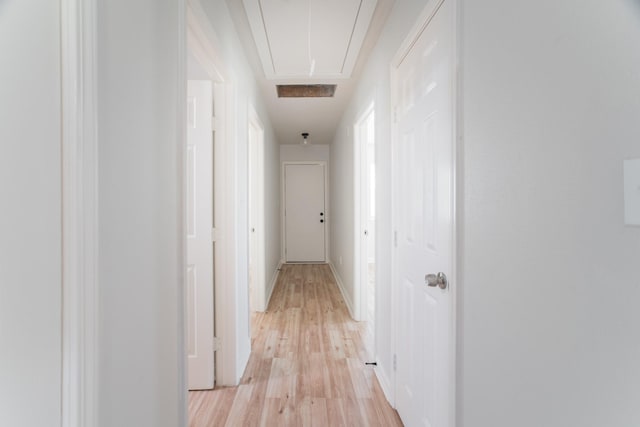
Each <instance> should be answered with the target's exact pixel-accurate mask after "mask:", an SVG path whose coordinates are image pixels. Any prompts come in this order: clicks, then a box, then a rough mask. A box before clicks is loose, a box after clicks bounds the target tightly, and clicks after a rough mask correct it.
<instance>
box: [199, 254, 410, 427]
mask: <svg viewBox="0 0 640 427" xmlns="http://www.w3.org/2000/svg"><path fill="white" fill-rule="evenodd" d="M252 326H253V331H252V335H253V337H252V351H251V356H250V359H249V363H248V365H247V368H246V370H245V373H244V376H243V377H242V380H241V382H240V385H239V386H238V387H229V388H220V389H216V390H211V391H192V392H189V425H190V426H191V427H205V426H206V427H209V426H268V427H270V426H349V427H353V426H384V427H387V426H402V422H401V421H400V418H399V417H398V414H397V412H396V411H395V410H394V409H393V408H391V406H390V405H389V403H388V402H387V400H386V399H385V397H384V394H383V392H382V390H381V389H380V385H379V384H378V381H377V379H376V378H375V374H374V372H373V369H372V368H371V367H368V366H365V364H364V362H365V361H366V360H365V350H364V346H363V344H362V339H361V334H363V333H364V325H363V324H361V323H358V322H355V321H354V320H352V319H351V317H350V316H349V313H348V311H347V308H346V306H345V303H344V301H343V299H342V295H341V294H340V291H339V290H338V287H337V285H336V283H335V279H334V277H333V274H332V273H331V269H330V268H329V266H328V265H324V264H309V265H307V264H305V265H301V264H290V265H283V266H282V270H281V272H280V276H279V279H278V282H277V284H276V287H275V289H274V292H273V296H272V298H271V302H270V303H269V307H268V310H267V311H266V312H264V313H256V314H255V315H254V317H253V319H252Z"/></svg>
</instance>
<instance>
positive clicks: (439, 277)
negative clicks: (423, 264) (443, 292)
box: [424, 271, 449, 289]
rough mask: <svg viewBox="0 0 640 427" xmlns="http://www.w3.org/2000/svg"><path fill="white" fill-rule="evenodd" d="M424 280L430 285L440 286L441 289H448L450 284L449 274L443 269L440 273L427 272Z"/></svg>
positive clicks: (433, 286)
mask: <svg viewBox="0 0 640 427" xmlns="http://www.w3.org/2000/svg"><path fill="white" fill-rule="evenodd" d="M424 282H425V283H426V284H427V286H430V287H432V288H435V287H436V286H439V287H440V289H447V286H449V281H448V280H447V275H446V274H444V273H443V272H442V271H441V272H439V273H438V274H427V275H426V276H424Z"/></svg>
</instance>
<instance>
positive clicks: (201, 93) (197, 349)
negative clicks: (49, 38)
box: [186, 80, 214, 390]
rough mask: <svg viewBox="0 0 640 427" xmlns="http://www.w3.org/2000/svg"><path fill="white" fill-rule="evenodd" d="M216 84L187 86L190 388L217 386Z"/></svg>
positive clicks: (191, 83)
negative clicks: (214, 206) (214, 179)
mask: <svg viewBox="0 0 640 427" xmlns="http://www.w3.org/2000/svg"><path fill="white" fill-rule="evenodd" d="M212 115H213V85H212V82H211V81H206V80H189V82H188V85H187V156H186V157H187V159H186V160H187V169H186V170H187V192H186V217H187V218H186V226H187V228H186V234H187V275H186V281H187V283H186V294H187V358H188V362H187V363H188V386H189V389H190V390H204V389H212V388H213V386H214V348H213V334H214V329H213V319H214V312H213V242H212V240H213V239H212V233H213V129H212Z"/></svg>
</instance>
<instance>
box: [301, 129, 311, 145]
mask: <svg viewBox="0 0 640 427" xmlns="http://www.w3.org/2000/svg"><path fill="white" fill-rule="evenodd" d="M308 137H309V133H308V132H302V145H308V144H309V140H308V139H307V138H308Z"/></svg>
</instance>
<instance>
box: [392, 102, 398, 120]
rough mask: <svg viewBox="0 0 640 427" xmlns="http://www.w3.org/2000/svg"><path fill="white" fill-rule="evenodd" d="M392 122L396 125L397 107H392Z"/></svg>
mask: <svg viewBox="0 0 640 427" xmlns="http://www.w3.org/2000/svg"><path fill="white" fill-rule="evenodd" d="M393 122H394V123H398V107H397V106H396V107H393Z"/></svg>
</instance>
